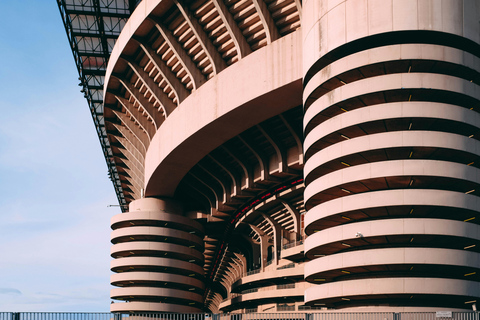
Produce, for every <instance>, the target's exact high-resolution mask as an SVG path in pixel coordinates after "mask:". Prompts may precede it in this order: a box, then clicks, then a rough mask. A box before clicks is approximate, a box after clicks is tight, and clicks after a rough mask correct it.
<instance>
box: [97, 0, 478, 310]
mask: <svg viewBox="0 0 480 320" xmlns="http://www.w3.org/2000/svg"><path fill="white" fill-rule="evenodd" d="M479 21H480V2H479V1H475V0H306V1H304V2H303V3H302V2H301V1H300V0H238V1H237V0H194V1H180V0H161V1H160V0H143V1H141V2H140V3H139V4H138V6H137V7H136V9H135V11H134V12H133V14H132V15H131V16H130V18H129V20H128V22H127V23H126V25H125V27H124V28H123V31H122V32H121V34H120V37H119V38H118V39H117V41H116V44H115V47H114V49H113V51H112V52H111V55H110V60H109V63H108V67H107V70H106V76H105V85H104V108H105V109H104V117H105V124H106V130H107V134H108V139H109V143H110V145H111V146H112V150H113V157H112V158H113V159H114V160H115V163H116V166H117V169H118V172H119V175H120V177H121V181H122V182H121V183H122V188H123V192H124V194H125V198H126V199H128V202H129V203H130V204H129V209H128V212H124V213H121V214H119V215H117V216H115V217H113V219H112V229H113V232H112V243H113V247H112V257H113V258H115V259H114V260H113V261H112V271H114V272H115V274H114V275H112V280H111V282H112V284H113V285H114V286H116V287H117V288H116V289H113V290H112V292H111V297H112V298H113V299H116V300H118V301H120V302H117V303H113V304H112V305H111V311H114V312H150V311H158V312H200V311H210V312H279V311H290V312H291V311H299V310H312V309H319V308H322V309H324V308H327V309H342V310H380V309H382V310H418V311H420V310H440V309H448V310H457V309H471V308H472V305H473V304H475V303H476V300H477V299H478V298H480V270H479V268H480V265H479V262H480V261H479V260H480V251H479V249H480V226H479V222H480V217H479V212H480V169H479V168H480V114H479V112H480V87H479V84H480V24H479Z"/></svg>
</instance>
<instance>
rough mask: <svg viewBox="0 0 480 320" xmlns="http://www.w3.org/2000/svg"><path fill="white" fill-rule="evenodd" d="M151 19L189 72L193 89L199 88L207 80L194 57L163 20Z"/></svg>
mask: <svg viewBox="0 0 480 320" xmlns="http://www.w3.org/2000/svg"><path fill="white" fill-rule="evenodd" d="M150 21H151V22H152V23H153V24H154V25H155V27H156V28H157V30H158V31H159V32H160V34H161V35H162V37H163V39H164V40H165V42H166V43H167V44H168V46H169V47H170V49H171V50H172V51H173V53H174V54H175V55H176V56H177V59H178V61H180V63H181V64H182V66H183V68H184V69H185V71H186V72H187V73H188V75H189V77H190V79H191V80H192V84H193V89H194V90H197V89H198V88H199V87H200V86H201V85H202V84H204V83H205V82H206V81H207V79H206V78H205V76H204V75H203V73H202V72H201V71H200V69H198V68H197V65H196V64H195V63H194V62H193V60H192V58H191V57H190V56H189V55H188V54H187V52H186V51H185V49H183V47H182V45H181V44H180V43H179V42H178V41H177V39H176V38H175V37H174V36H173V34H172V32H170V30H168V29H167V28H166V27H165V26H164V25H163V24H162V23H161V22H159V21H157V20H153V19H150Z"/></svg>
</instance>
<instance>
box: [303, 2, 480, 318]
mask: <svg viewBox="0 0 480 320" xmlns="http://www.w3.org/2000/svg"><path fill="white" fill-rule="evenodd" d="M303 9H304V10H303V19H302V39H303V74H304V82H303V83H304V91H303V103H304V111H305V115H304V132H305V141H304V156H305V161H306V162H305V167H304V178H305V184H306V188H305V193H304V200H305V208H306V209H307V214H306V216H305V231H306V234H307V235H308V237H307V239H306V242H305V254H306V256H307V257H308V258H310V259H312V261H311V262H308V263H307V264H306V266H305V270H306V271H305V272H306V274H305V277H306V280H307V281H309V282H311V283H314V284H317V285H316V286H312V287H311V288H308V289H307V290H306V292H305V302H306V303H307V304H310V305H314V304H316V305H323V306H326V307H329V308H353V307H358V306H362V307H365V306H376V305H383V306H387V307H390V308H392V310H393V309H394V308H401V307H409V306H425V307H438V308H442V307H444V308H459V309H471V306H470V305H469V304H468V301H472V300H475V299H477V297H480V290H479V287H478V285H476V284H475V283H473V282H472V281H470V280H475V279H473V278H471V277H472V276H474V275H476V274H477V273H478V272H479V271H480V270H479V271H477V269H479V268H478V267H476V266H474V265H470V266H468V265H469V263H466V262H465V263H462V266H460V265H458V264H455V263H453V262H446V261H442V260H443V258H442V257H444V254H445V252H446V251H445V250H446V249H448V250H452V252H450V254H449V256H451V255H457V254H458V252H461V253H463V252H464V251H468V250H470V251H472V250H473V251H476V250H475V249H473V248H475V247H476V246H478V245H479V244H480V243H479V244H477V241H478V239H477V235H476V234H477V232H478V230H479V229H478V225H477V224H476V222H475V221H478V220H476V219H478V214H479V213H480V207H478V205H479V204H480V202H479V201H480V200H479V196H480V169H479V168H480V166H479V164H478V160H477V159H478V158H479V156H480V137H477V136H476V135H477V132H479V129H480V114H479V111H480V87H479V84H480V54H479V52H480V25H479V23H478V21H479V20H480V3H479V2H478V1H469V0H458V1H441V0H440V1H438V0H368V1H367V0H337V1H327V0H305V1H304V2H303ZM422 226H423V227H422ZM442 226H443V227H442ZM447 226H448V227H447ZM466 230H470V231H469V232H468V235H467V234H466V233H465V232H467V231H466ZM419 247H420V248H424V249H423V250H413V248H419ZM379 248H381V250H379ZM426 248H430V249H431V250H428V249H426ZM434 248H435V250H434ZM374 249H377V250H374ZM440 249H442V250H440ZM399 252H406V254H405V255H402V256H401V257H400V256H398V253H399ZM354 253H355V254H354ZM460 255H461V256H463V255H462V254H460ZM352 257H355V259H353V258H352ZM378 257H381V259H380V260H382V261H381V262H375V261H374V260H375V259H377V258H378ZM472 257H474V259H477V255H476V254H475V255H473V256H472ZM405 259H406V260H405ZM462 268H465V269H462ZM327 270H328V271H327ZM467 270H468V271H467ZM379 278H381V280H380V279H379ZM443 278H444V279H443ZM447 278H448V280H446V279H447ZM432 279H435V280H432ZM435 281H437V282H435ZM475 281H478V280H475ZM447 282H452V284H448V285H447V284H446V283H447ZM430 283H435V285H434V286H432V285H430ZM441 283H444V285H443V286H442V285H441ZM453 283H454V284H453ZM440 287H441V289H440ZM437 289H438V290H437Z"/></svg>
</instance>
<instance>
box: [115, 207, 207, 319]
mask: <svg viewBox="0 0 480 320" xmlns="http://www.w3.org/2000/svg"><path fill="white" fill-rule="evenodd" d="M182 213H183V211H182V207H181V205H179V204H178V203H176V202H174V201H173V200H169V199H162V200H160V199H154V198H144V199H139V200H135V201H133V202H131V203H130V206H129V212H126V213H122V214H119V215H116V216H114V217H113V218H112V230H113V231H112V243H113V246H112V257H113V258H115V260H113V261H112V263H111V269H112V271H113V272H115V274H114V275H112V277H111V282H112V285H114V286H117V287H119V288H117V289H112V291H111V293H110V296H111V298H112V299H115V300H123V301H126V303H114V304H111V311H112V312H125V313H126V312H200V311H201V310H202V304H203V293H204V289H205V284H204V274H203V263H204V256H203V251H204V244H203V236H204V230H203V227H202V226H201V225H200V224H199V223H198V222H196V221H194V220H191V219H189V218H187V217H185V216H183V215H182Z"/></svg>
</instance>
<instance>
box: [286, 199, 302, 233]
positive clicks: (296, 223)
mask: <svg viewBox="0 0 480 320" xmlns="http://www.w3.org/2000/svg"><path fill="white" fill-rule="evenodd" d="M281 202H282V204H283V206H284V207H285V209H287V212H288V213H289V214H290V216H291V218H292V220H293V231H294V232H295V233H296V234H297V235H299V234H300V231H301V230H300V213H299V212H298V210H297V209H296V208H295V207H294V206H292V205H291V204H290V203H289V202H287V201H284V200H281Z"/></svg>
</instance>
